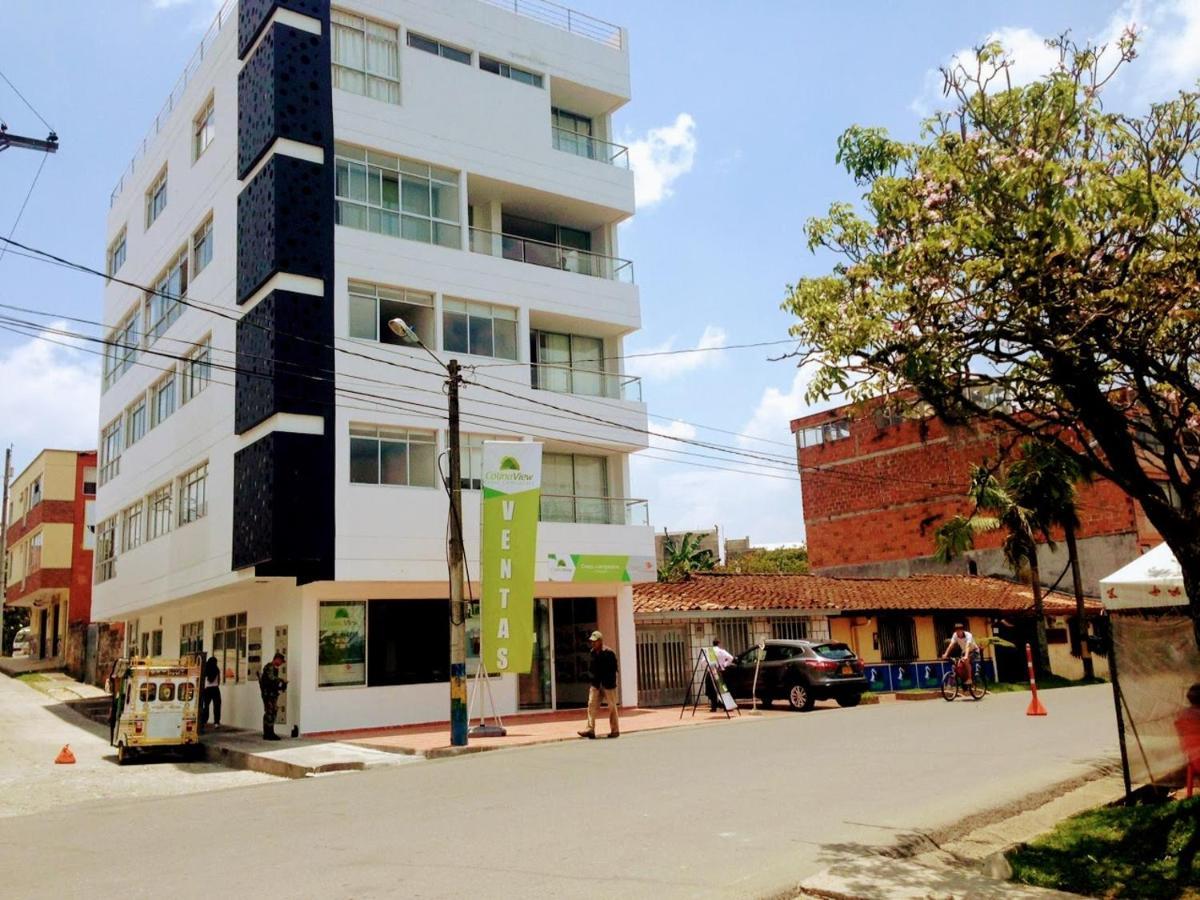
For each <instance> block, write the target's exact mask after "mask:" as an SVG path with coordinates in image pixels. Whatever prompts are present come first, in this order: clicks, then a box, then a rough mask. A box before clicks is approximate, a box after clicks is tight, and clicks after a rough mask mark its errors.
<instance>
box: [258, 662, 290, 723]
mask: <svg viewBox="0 0 1200 900" xmlns="http://www.w3.org/2000/svg"><path fill="white" fill-rule="evenodd" d="M282 665H283V654H282V653H276V654H275V656H274V658H273V659H272V660H271V661H270V662H269V663H267V664H266V665H265V666H263V670H262V675H261V676H259V679H258V690H259V693H261V694H262V702H263V740H266V741H278V740H279V739H280V738H279V735H277V734H276V733H275V713H276V705H277V704H278V703H279V694H280V692H281V691H284V690H286V689H287V682H286V681H284V680H283V679H282V678H280V677H279V667H280V666H282Z"/></svg>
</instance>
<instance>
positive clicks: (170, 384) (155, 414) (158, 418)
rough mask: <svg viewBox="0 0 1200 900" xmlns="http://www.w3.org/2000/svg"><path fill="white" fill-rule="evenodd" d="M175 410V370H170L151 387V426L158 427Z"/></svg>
mask: <svg viewBox="0 0 1200 900" xmlns="http://www.w3.org/2000/svg"><path fill="white" fill-rule="evenodd" d="M173 412H175V372H174V371H171V372H168V373H167V374H166V375H165V376H163V377H162V378H160V379H159V380H158V381H157V382H155V383H154V386H153V387H152V388H150V427H151V428H156V427H158V426H159V425H161V424H162V423H163V422H165V421H166V420H167V417H168V416H170V415H171V413H173Z"/></svg>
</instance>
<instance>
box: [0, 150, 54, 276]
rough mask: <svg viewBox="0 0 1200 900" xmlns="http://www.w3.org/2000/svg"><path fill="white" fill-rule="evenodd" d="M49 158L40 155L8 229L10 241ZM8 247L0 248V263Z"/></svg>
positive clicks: (47, 155) (46, 155)
mask: <svg viewBox="0 0 1200 900" xmlns="http://www.w3.org/2000/svg"><path fill="white" fill-rule="evenodd" d="M49 157H50V154H49V153H43V154H42V161H41V162H40V163H38V167H37V171H36V172H34V173H33V181H31V182H30V183H29V190H27V191H26V192H25V199H24V200H22V201H21V208H20V209H18V210H17V217H16V218H15V219H13V223H12V228H10V229H8V237H9V238H10V239H11V238H12V236H13V234H14V233H15V232H16V230H17V226H18V225H20V224H21V216H23V215H25V207H26V206H28V205H29V198H30V197H32V196H33V189H34V188H35V187H37V183H38V179H39V178H41V177H42V169H44V168H45V167H46V160H47V159H48V158H49ZM8 247H9V245H8V244H7V243H6V244H5V245H4V246H3V247H0V262H2V261H3V260H4V254H5V253H6V252H7V251H8Z"/></svg>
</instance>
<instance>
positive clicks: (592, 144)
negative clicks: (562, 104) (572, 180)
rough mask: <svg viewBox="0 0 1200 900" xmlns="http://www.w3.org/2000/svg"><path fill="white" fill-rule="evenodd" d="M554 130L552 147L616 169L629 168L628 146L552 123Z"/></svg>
mask: <svg viewBox="0 0 1200 900" xmlns="http://www.w3.org/2000/svg"><path fill="white" fill-rule="evenodd" d="M551 128H553V130H554V149H555V150H562V151H563V152H564V153H574V154H575V155H576V156H582V157H583V158H584V159H596V160H599V161H600V162H604V163H608V164H609V165H610V166H616V167H617V168H618V169H628V168H629V148H628V147H626V146H624V145H622V144H614V143H611V142H610V141H602V140H600V138H594V137H591V136H590V135H586V134H579V133H578V132H576V131H569V130H568V129H566V128H559V127H558V126H557V125H552V126H551Z"/></svg>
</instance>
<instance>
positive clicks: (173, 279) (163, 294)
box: [146, 247, 188, 341]
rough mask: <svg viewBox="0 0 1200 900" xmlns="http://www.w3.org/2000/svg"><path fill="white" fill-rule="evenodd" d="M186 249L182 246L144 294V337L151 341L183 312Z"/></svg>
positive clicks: (186, 279)
mask: <svg viewBox="0 0 1200 900" xmlns="http://www.w3.org/2000/svg"><path fill="white" fill-rule="evenodd" d="M187 288H188V250H187V247H184V248H183V249H182V250H180V251H179V253H178V254H176V256H175V259H173V260H172V261H171V264H170V265H169V266H167V268H166V269H164V270H163V272H162V274H161V275H159V276H158V278H157V279H156V280H155V282H154V290H153V291H152V292H151V293H148V294H147V295H146V337H147V338H148V339H149V340H151V341H153V340H155V339H156V338H157V337H158V336H159V335H161V334H162V333H163V332H164V331H166V330H167V329H168V328H170V327H171V324H172V323H173V322H174V321H175V320H176V319H178V318H179V315H180V313H182V312H183V304H182V303H180V302H179V299H180V298H181V297H185V296H187Z"/></svg>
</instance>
